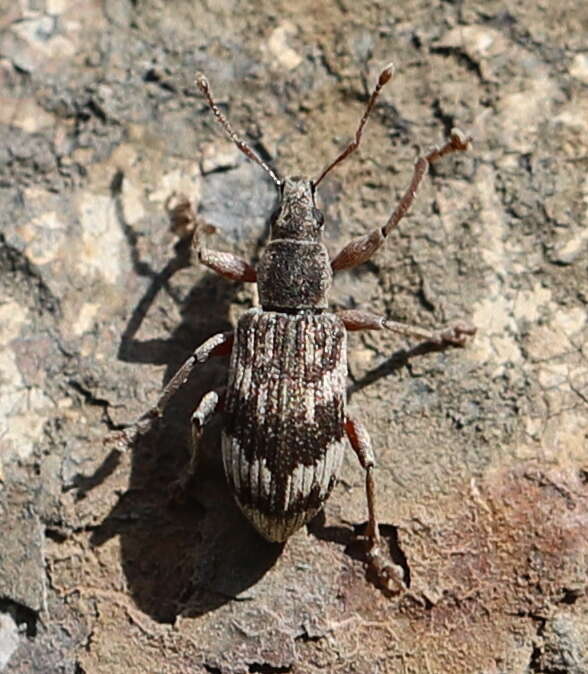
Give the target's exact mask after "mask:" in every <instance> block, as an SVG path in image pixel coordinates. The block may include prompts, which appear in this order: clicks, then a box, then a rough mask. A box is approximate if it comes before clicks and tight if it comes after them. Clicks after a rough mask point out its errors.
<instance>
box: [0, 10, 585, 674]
mask: <svg viewBox="0 0 588 674" xmlns="http://www.w3.org/2000/svg"><path fill="white" fill-rule="evenodd" d="M1 7H2V11H1V12H0V125H1V129H2V133H1V134H0V378H1V379H0V459H1V462H0V517H1V527H2V532H1V538H0V669H1V670H3V671H4V672H6V673H10V674H16V673H19V674H21V673H23V674H32V673H39V674H41V673H42V674H47V673H48V672H51V673H52V672H63V673H71V674H74V673H76V674H81V673H84V672H85V673H87V674H101V673H102V672H104V673H108V674H119V673H121V674H123V673H125V674H126V673H129V672H132V673H133V674H135V673H143V672H145V673H153V672H170V673H171V672H181V673H183V672H195V673H200V672H202V673H205V672H208V673H213V672H214V673H222V674H243V673H247V672H265V673H271V672H293V673H300V674H301V673H304V674H307V673H312V672H361V673H365V674H373V673H374V672H377V673H384V672H394V673H395V672H412V673H420V672H425V673H428V674H430V673H446V672H452V673H460V672H464V673H465V672H468V673H471V672H484V673H499V672H500V673H507V674H511V673H518V672H521V673H536V672H545V673H547V672H573V673H575V674H580V673H582V672H583V673H586V672H588V656H587V648H586V644H587V643H588V599H587V594H586V592H587V574H588V538H587V536H586V530H587V526H588V451H587V444H588V439H587V436H588V346H587V334H588V326H587V303H588V271H587V263H586V259H587V252H588V180H587V178H586V175H587V173H588V170H587V169H588V140H587V139H588V52H587V51H586V35H587V34H588V5H587V4H586V3H585V2H582V1H580V0H576V1H574V2H568V1H566V0H563V1H561V2H553V3H532V2H515V3H512V2H510V3H507V2H504V1H498V0H497V1H490V2H476V1H473V0H462V1H460V2H442V1H441V0H427V1H426V2H425V1H424V0H423V1H408V0H405V1H399V2H374V1H373V0H370V1H369V2H368V1H367V0H356V1H355V2H349V0H326V1H325V2H316V1H313V2H307V0H301V1H300V2H284V1H283V0H271V2H270V1H268V0H257V1H256V2H252V1H251V0H249V1H245V2H235V1H234V0H214V2H213V1H210V2H207V1H206V0H201V1H195V2H188V1H184V0H178V1H176V2H163V1H161V0H145V1H142V2H134V1H131V0H128V1H127V0H121V1H118V0H116V1H115V0H112V1H109V0H104V1H102V2H101V1H99V0H94V1H91V0H87V1H80V0H23V1H22V2H19V3H16V2H6V1H4V2H2V3H1ZM390 60H393V61H395V63H396V66H397V73H396V75H395V77H394V80H393V81H392V82H390V83H389V84H388V85H387V86H386V88H385V90H384V92H383V94H382V97H381V100H380V101H379V103H378V104H377V106H376V109H375V110H374V114H373V117H372V118H371V120H370V122H369V125H368V128H367V130H366V133H365V135H364V140H363V142H362V146H361V149H360V150H358V152H356V153H355V154H354V155H353V156H352V157H350V158H349V159H348V160H347V161H346V162H345V163H344V164H343V165H341V166H340V167H338V168H337V169H336V170H335V171H334V172H333V173H332V174H331V175H329V177H328V178H326V179H325V182H324V184H322V185H321V194H322V198H323V201H324V208H325V214H326V220H327V225H326V230H327V245H328V247H329V249H330V250H331V252H332V253H334V252H336V251H337V250H338V249H340V248H341V246H342V245H343V244H344V243H346V242H347V241H348V240H349V239H350V238H351V237H352V236H359V235H362V234H365V233H367V232H369V231H370V230H371V229H372V228H373V227H375V226H377V225H383V224H384V223H385V221H386V219H387V217H388V215H389V214H390V212H391V210H392V208H393V207H394V205H395V203H396V202H397V199H398V198H399V197H400V195H401V194H402V193H403V190H404V189H405V187H406V185H407V184H408V181H409V179H410V175H411V170H412V167H413V165H414V162H415V159H416V156H417V154H418V151H419V149H422V150H423V151H426V150H427V148H428V147H429V146H430V145H432V144H435V143H439V142H441V141H442V140H443V139H444V137H445V136H446V135H447V133H448V131H449V130H450V128H451V127H452V126H454V125H456V126H459V127H461V128H462V129H464V130H467V131H471V132H472V133H473V135H474V136H475V138H476V141H475V143H474V146H473V149H472V151H471V152H470V153H468V154H467V155H459V156H452V157H448V158H446V159H445V160H443V161H442V162H440V163H439V164H438V165H436V166H435V168H434V170H433V171H432V173H431V175H430V176H429V177H428V178H427V179H426V181H425V184H424V186H423V188H422V189H421V192H420V194H419V196H418V199H417V202H416V204H415V205H414V207H413V208H412V210H411V213H410V215H409V216H408V218H406V219H405V220H404V221H403V222H402V224H401V226H400V228H399V230H398V231H397V232H396V233H394V234H393V235H392V236H391V237H390V240H389V241H388V242H387V244H386V245H385V247H384V248H383V249H382V250H381V251H379V253H378V254H377V255H376V257H375V258H374V259H373V261H371V262H369V263H367V264H366V265H364V266H363V267H361V268H359V269H357V270H354V271H351V272H343V273H341V274H339V275H338V276H337V278H336V281H335V286H334V292H333V294H332V296H331V300H332V305H333V307H339V308H353V307H356V306H357V307H361V308H365V309H369V310H371V311H375V312H379V313H385V314H387V315H388V316H390V317H391V318H393V319H395V320H400V321H406V322H411V323H415V324H419V325H422V326H425V327H437V326H441V325H443V324H446V323H449V322H451V321H453V320H457V319H466V320H469V321H471V322H472V323H474V324H475V325H476V326H477V328H478V334H477V335H476V337H475V339H474V340H473V342H472V343H471V344H470V345H469V346H468V347H467V348H465V349H463V350H453V351H450V352H446V353H432V354H428V355H425V356H422V357H421V358H419V359H415V360H413V361H411V363H410V365H408V366H407V365H406V364H405V363H404V362H403V351H402V349H403V348H405V347H406V344H403V343H402V342H401V341H399V340H398V339H396V338H394V336H393V335H391V334H386V333H385V332H375V333H365V334H354V335H351V336H350V340H349V341H350V350H349V360H350V374H351V380H350V409H351V412H352V414H353V415H354V416H355V417H356V418H358V419H361V420H362V421H363V422H364V423H365V424H366V426H367V427H368V428H369V429H370V432H371V434H372V439H373V445H374V448H375V450H376V452H377V456H378V466H379V470H378V474H377V487H378V497H379V509H380V517H381V520H382V522H383V533H384V536H385V538H386V541H387V543H388V547H389V551H390V555H391V557H392V558H393V560H394V561H395V563H396V564H398V565H399V566H400V567H402V568H403V569H404V573H405V574H406V577H407V578H408V580H409V589H408V591H407V592H406V593H403V594H402V595H392V596H387V595H385V594H384V593H382V592H381V591H380V590H378V588H377V587H376V586H375V585H374V584H373V582H372V579H370V578H369V577H367V578H366V574H365V568H364V564H363V556H362V549H361V546H360V545H358V544H357V543H356V540H357V534H358V533H360V532H361V530H362V526H363V525H364V524H365V521H366V505H365V494H364V488H363V474H362V471H361V469H360V468H359V466H358V465H357V461H356V459H355V457H354V456H353V453H352V452H351V451H349V452H347V454H346V457H345V459H344V465H343V469H342V475H341V480H340V481H339V483H338V485H337V486H336V487H335V490H334V492H333V494H332V496H331V498H330V500H329V501H328V504H327V507H326V509H325V511H324V514H323V515H321V516H319V517H318V518H317V519H315V520H314V521H313V522H312V523H311V524H310V526H309V527H308V528H305V529H303V530H301V531H299V532H298V533H297V534H296V535H294V536H293V537H292V538H291V539H290V540H289V541H288V543H287V544H286V545H285V546H284V547H283V548H282V547H279V546H277V547H276V546H272V545H270V544H268V543H265V542H263V541H262V540H261V539H260V538H259V537H258V536H257V534H256V533H255V532H254V531H253V529H251V527H250V526H249V525H248V524H247V522H246V521H245V520H244V519H243V517H242V516H241V514H240V512H239V511H238V509H237V507H236V506H235V504H234V503H233V501H232V498H231V495H230V493H229V491H228V489H227V487H226V484H225V481H224V477H223V474H222V466H221V460H220V438H219V430H220V429H219V424H218V422H216V423H212V424H211V427H210V428H208V429H207V432H206V434H205V438H204V443H203V444H204V456H203V457H202V462H201V466H200V470H199V472H198V476H197V480H196V483H195V485H194V489H193V490H192V491H191V493H190V498H189V499H188V501H187V502H186V503H184V504H180V505H172V504H170V502H169V498H168V494H169V487H170V485H171V484H172V483H173V481H174V480H175V479H176V478H177V477H178V475H179V473H180V472H181V470H182V467H183V466H184V465H185V464H186V461H187V458H188V442H189V434H190V428H189V417H190V413H191V412H192V410H193V409H194V407H195V406H196V403H197V402H198V400H199V399H200V397H201V396H202V395H203V393H205V392H206V391H208V390H211V389H213V388H215V387H218V386H221V385H222V384H223V382H224V381H225V379H226V363H225V361H223V360H219V361H218V362H212V363H210V364H207V365H206V366H203V367H202V368H201V369H200V370H199V371H198V372H197V374H196V375H195V376H194V377H193V378H192V380H191V383H190V384H189V385H188V386H187V387H186V388H185V389H184V390H182V391H181V392H180V393H179V394H178V395H177V396H176V397H175V398H174V400H173V401H172V403H171V404H170V406H169V408H168V410H167V411H166V415H165V418H164V423H163V424H162V426H161V427H160V429H159V431H158V432H151V433H147V434H146V435H144V436H142V437H140V438H139V439H138V440H137V441H136V442H133V443H131V444H130V445H129V446H126V445H125V443H124V442H123V441H121V439H120V431H121V429H124V427H125V426H127V425H128V424H131V423H132V422H133V421H134V420H135V419H136V418H137V417H139V416H140V415H141V414H142V413H144V412H145V411H146V410H147V409H149V407H150V406H151V405H152V404H153V403H154V402H155V401H156V400H157V397H158V394H159V391H160V390H161V387H162V385H163V384H164V382H166V381H168V380H169V378H170V377H171V375H172V374H173V372H174V371H175V370H176V369H177V368H178V366H179V365H180V363H182V361H183V360H184V359H185V358H186V356H187V355H188V354H189V353H190V352H191V351H192V350H193V349H194V347H195V346H197V345H198V344H200V343H201V342H203V341H204V340H205V339H206V338H208V337H210V336H211V335H213V334H214V333H216V332H221V331H224V330H229V329H231V327H232V326H234V324H235V321H236V319H237V317H238V316H239V315H241V314H242V312H243V311H245V310H247V309H248V308H249V307H251V306H253V305H254V304H255V301H256V298H255V295H254V292H253V291H252V287H251V286H250V285H249V286H238V285H235V284H231V283H228V282H224V281H222V280H220V279H218V278H217V277H215V276H213V275H211V274H209V273H207V272H206V271H204V270H203V269H202V268H200V267H198V265H191V264H190V260H189V251H188V247H187V245H186V243H185V242H183V241H180V240H179V239H178V238H177V236H176V235H175V234H174V233H173V232H171V231H170V229H169V226H168V222H167V219H166V214H165V208H164V204H165V201H166V199H167V198H168V197H169V196H170V195H171V194H172V193H174V192H176V193H183V194H186V195H188V196H189V197H190V198H191V199H192V200H194V202H195V203H196V205H197V207H198V209H199V211H200V212H201V214H202V215H203V217H204V218H206V220H208V221H209V222H210V223H212V224H214V225H215V226H216V227H217V228H218V229H219V230H220V232H221V235H220V237H219V238H218V239H217V241H216V242H215V245H216V244H217V243H218V247H220V248H224V249H225V250H228V251H233V252H238V253H239V254H241V255H244V256H247V257H248V258H250V259H255V257H256V256H257V255H258V253H259V245H260V241H262V240H263V236H264V232H265V230H266V226H267V221H268V218H269V216H270V214H271V212H272V209H273V208H274V200H275V190H274V188H273V185H272V184H271V181H269V179H268V177H267V176H266V175H265V174H264V173H263V171H261V169H260V168H259V167H258V166H256V165H255V164H253V163H252V162H248V161H247V160H246V158H245V157H243V156H242V155H241V154H240V153H239V152H238V151H237V150H236V149H235V148H234V147H233V146H231V145H230V144H229V143H228V142H227V141H226V140H225V138H224V137H223V136H222V134H221V131H220V129H219V128H218V127H217V125H215V124H214V121H213V120H212V119H211V115H210V114H209V111H208V109H207V108H206V105H205V103H204V102H203V100H202V98H201V96H200V95H199V92H198V89H197V87H196V86H195V84H194V75H195V73H196V72H197V71H203V72H205V73H206V74H207V76H208V77H209V79H210V81H211V84H212V87H213V91H214V92H215V94H216V95H217V97H218V99H219V101H220V102H221V103H222V104H223V109H224V110H225V111H226V112H227V114H228V115H229V116H230V118H231V120H232V123H233V124H234V126H235V127H236V128H237V129H239V130H242V131H243V133H244V134H245V136H246V137H247V138H248V139H249V141H250V142H251V143H252V144H254V146H255V147H256V149H257V150H258V151H259V152H260V153H261V154H262V156H264V157H266V158H267V159H268V160H270V161H272V162H275V165H276V166H277V167H278V168H279V169H280V170H281V172H282V173H283V174H288V173H292V174H308V175H310V176H317V175H319V173H320V171H321V170H322V169H323V168H324V166H325V165H326V164H327V163H328V162H330V161H331V160H332V159H333V158H334V157H335V156H336V153H337V152H338V151H339V150H340V149H341V147H342V145H343V144H344V143H345V142H346V141H347V139H348V138H350V137H351V135H352V134H353V132H354V130H355V128H356V124H357V121H358V119H359V117H360V115H361V114H362V112H363V109H364V105H365V102H366V100H367V95H368V93H369V88H370V87H371V86H372V85H373V83H374V82H375V78H376V77H377V75H378V73H379V71H380V69H381V67H382V66H383V65H385V64H386V63H388V62H389V61H390ZM117 434H118V435H117Z"/></svg>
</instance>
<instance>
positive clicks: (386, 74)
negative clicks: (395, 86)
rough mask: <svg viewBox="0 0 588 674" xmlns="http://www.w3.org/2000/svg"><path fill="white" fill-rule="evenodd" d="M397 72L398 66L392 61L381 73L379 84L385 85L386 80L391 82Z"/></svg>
mask: <svg viewBox="0 0 588 674" xmlns="http://www.w3.org/2000/svg"><path fill="white" fill-rule="evenodd" d="M395 72H396V66H395V65H394V63H392V62H390V63H389V64H388V65H387V66H386V67H385V68H384V70H382V72H381V73H380V77H379V78H378V86H380V87H383V86H384V84H386V82H389V81H390V80H391V79H392V77H393V76H394V73H395Z"/></svg>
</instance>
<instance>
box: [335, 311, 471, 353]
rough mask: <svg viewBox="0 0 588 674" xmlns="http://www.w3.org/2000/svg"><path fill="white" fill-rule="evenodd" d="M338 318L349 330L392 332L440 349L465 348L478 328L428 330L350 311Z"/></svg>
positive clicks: (457, 325) (462, 326) (461, 324)
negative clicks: (468, 338) (420, 340)
mask: <svg viewBox="0 0 588 674" xmlns="http://www.w3.org/2000/svg"><path fill="white" fill-rule="evenodd" d="M337 316H338V317H339V318H340V319H341V320H342V321H343V324H344V325H345V327H346V328H347V330H350V331H354V330H390V331H392V332H395V333H396V334H398V335H402V336H403V337H416V338H417V339H422V340H424V341H426V342H431V344H434V345H435V346H437V347H439V348H440V349H445V348H448V347H452V346H464V344H465V342H466V339H467V337H468V336H469V335H474V334H476V328H475V327H474V326H473V325H470V324H469V323H465V322H458V323H454V324H453V325H451V326H449V327H447V328H444V329H443V330H437V331H432V330H426V329H425V328H419V327H417V326H414V325H406V324H405V323H397V322H396V321H391V320H389V319H388V318H386V317H385V316H378V315H377V314H372V313H370V312H369V311H360V310H357V309H350V310H348V311H340V312H338V313H337Z"/></svg>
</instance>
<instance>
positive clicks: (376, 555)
mask: <svg viewBox="0 0 588 674" xmlns="http://www.w3.org/2000/svg"><path fill="white" fill-rule="evenodd" d="M345 433H346V434H347V437H348V438H349V442H350V443H351V447H352V448H353V451H354V452H355V453H356V454H357V458H358V459H359V463H360V464H361V467H362V468H363V469H364V470H365V490H366V497H367V505H368V526H367V531H366V536H367V540H368V550H367V559H368V563H369V566H370V568H371V570H372V571H373V572H374V573H375V575H376V577H377V579H378V582H379V583H380V584H381V585H382V586H383V587H384V588H385V589H387V590H395V591H403V590H405V589H406V585H405V583H404V581H403V579H402V570H401V569H400V568H399V567H397V566H395V565H394V564H392V563H391V562H390V561H388V560H387V559H386V555H385V553H384V550H383V547H382V539H381V536H380V527H379V524H378V519H377V515H376V489H375V482H374V469H375V466H376V460H375V457H374V453H373V451H372V443H371V440H370V436H369V434H368V432H367V430H366V428H365V426H364V425H363V424H362V423H361V422H359V421H354V420H353V419H350V418H349V417H347V419H346V421H345Z"/></svg>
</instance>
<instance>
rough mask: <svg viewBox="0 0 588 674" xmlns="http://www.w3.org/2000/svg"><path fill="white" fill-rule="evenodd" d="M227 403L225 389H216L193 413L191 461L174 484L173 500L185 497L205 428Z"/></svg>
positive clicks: (206, 396) (208, 394)
mask: <svg viewBox="0 0 588 674" xmlns="http://www.w3.org/2000/svg"><path fill="white" fill-rule="evenodd" d="M224 401H225V389H224V388H221V389H216V390H213V391H209V392H208V393H207V394H206V395H204V396H203V397H202V400H201V401H200V402H199V403H198V406H197V407H196V409H195V410H194V412H193V413H192V417H191V422H192V444H191V448H190V460H189V462H188V465H187V467H186V469H185V470H184V472H183V473H182V475H181V476H180V477H179V478H178V479H177V480H176V482H174V483H173V484H172V487H171V496H172V499H173V500H179V499H181V497H182V496H183V494H184V492H185V489H186V486H187V485H188V483H189V482H190V480H191V479H192V477H194V473H195V472H196V468H197V467H198V457H199V454H200V451H199V450H200V441H201V440H202V434H203V432H204V427H205V426H206V424H207V423H208V422H209V421H210V420H211V419H212V417H213V416H214V415H215V414H216V412H219V411H221V410H222V409H223V405H224Z"/></svg>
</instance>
